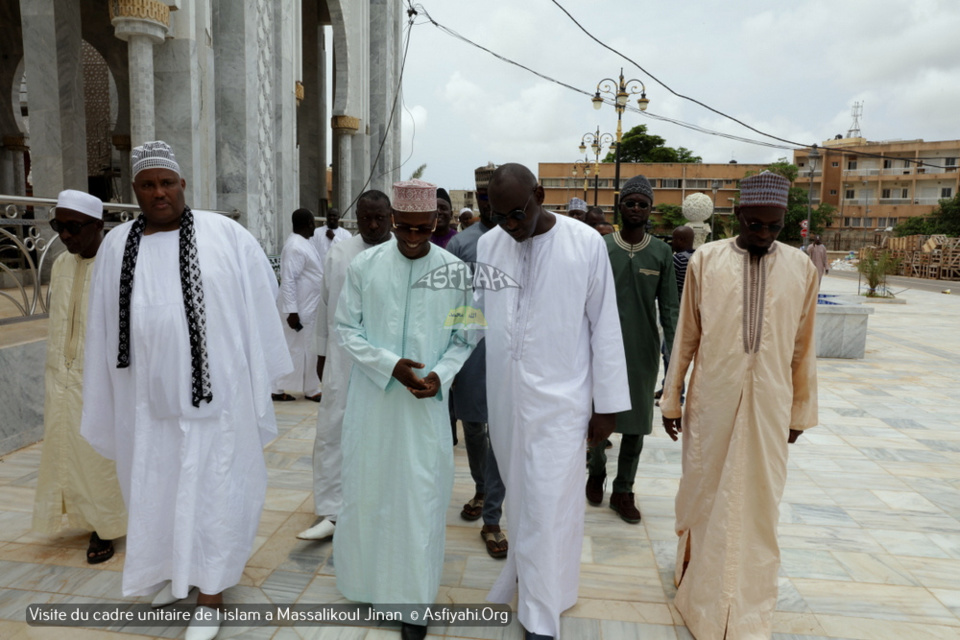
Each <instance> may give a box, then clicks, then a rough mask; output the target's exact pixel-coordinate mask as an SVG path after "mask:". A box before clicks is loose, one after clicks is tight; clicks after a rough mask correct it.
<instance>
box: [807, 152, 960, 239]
mask: <svg viewBox="0 0 960 640" xmlns="http://www.w3.org/2000/svg"><path fill="white" fill-rule="evenodd" d="M819 154H820V156H819V158H817V157H814V160H813V162H811V158H810V151H809V150H808V149H802V150H798V151H795V152H794V154H793V161H794V164H796V165H797V166H798V167H799V168H800V176H799V177H798V179H797V184H798V185H799V186H804V187H806V186H807V184H806V183H807V182H808V181H809V185H810V188H811V191H812V201H813V204H814V205H816V204H819V203H820V202H827V203H829V204H832V205H833V206H835V207H836V208H837V213H836V216H835V218H834V220H833V222H832V223H831V225H830V227H831V229H832V230H834V231H839V232H840V233H841V234H856V233H857V232H860V231H867V230H869V231H870V232H873V231H877V230H883V229H887V228H890V227H894V226H895V225H897V224H898V223H901V222H903V221H905V220H906V219H907V218H910V217H913V216H919V215H926V214H929V213H930V212H932V211H933V210H934V209H935V208H936V206H937V203H938V202H939V201H940V200H942V199H944V198H952V197H954V196H955V195H957V193H958V190H960V172H958V171H957V159H958V158H960V140H941V141H937V142H924V141H923V140H897V141H886V142H869V141H867V140H865V139H864V138H837V139H834V140H827V141H825V142H824V143H823V145H822V147H821V148H820V149H819ZM865 154H869V155H865Z"/></svg>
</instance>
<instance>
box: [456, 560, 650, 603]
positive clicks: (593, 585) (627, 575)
mask: <svg viewBox="0 0 960 640" xmlns="http://www.w3.org/2000/svg"><path fill="white" fill-rule="evenodd" d="M468 570H469V569H468ZM464 579H466V577H464ZM580 595H581V596H582V597H585V598H604V597H605V598H613V599H617V600H629V601H638V602H664V594H663V589H662V588H661V584H660V576H659V573H658V572H657V570H656V569H652V568H649V569H648V568H643V569H641V568H633V567H629V568H626V569H621V568H618V567H609V566H606V565H599V564H593V565H589V564H588V565H582V566H581V567H580Z"/></svg>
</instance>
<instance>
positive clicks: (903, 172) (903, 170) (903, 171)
mask: <svg viewBox="0 0 960 640" xmlns="http://www.w3.org/2000/svg"><path fill="white" fill-rule="evenodd" d="M882 175H885V176H909V175H913V168H912V167H891V168H889V169H883V170H882Z"/></svg>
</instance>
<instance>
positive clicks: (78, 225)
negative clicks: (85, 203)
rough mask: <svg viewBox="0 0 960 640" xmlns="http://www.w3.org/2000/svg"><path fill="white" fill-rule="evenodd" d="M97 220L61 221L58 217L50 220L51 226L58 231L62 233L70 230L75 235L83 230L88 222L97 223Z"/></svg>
mask: <svg viewBox="0 0 960 640" xmlns="http://www.w3.org/2000/svg"><path fill="white" fill-rule="evenodd" d="M97 222H98V221H97V220H87V221H86V222H74V221H72V220H71V221H70V222H60V221H59V220H57V219H56V218H54V219H53V220H51V221H50V228H51V229H53V230H54V231H55V232H56V233H62V232H64V231H66V232H68V233H69V234H70V235H72V236H75V235H77V234H79V233H80V232H81V231H83V228H84V227H85V226H87V225H88V224H96V223H97Z"/></svg>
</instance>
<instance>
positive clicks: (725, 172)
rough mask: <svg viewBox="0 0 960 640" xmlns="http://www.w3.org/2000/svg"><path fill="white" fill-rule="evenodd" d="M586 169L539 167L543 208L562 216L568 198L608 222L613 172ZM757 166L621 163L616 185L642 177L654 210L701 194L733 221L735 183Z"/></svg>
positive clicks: (544, 164)
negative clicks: (647, 182) (649, 189)
mask: <svg viewBox="0 0 960 640" xmlns="http://www.w3.org/2000/svg"><path fill="white" fill-rule="evenodd" d="M594 166H595V165H591V167H590V175H589V176H588V177H586V178H585V177H584V175H583V170H582V168H579V167H578V169H577V173H574V164H573V163H570V162H541V163H540V167H539V171H540V183H541V184H542V185H543V190H544V206H545V207H546V208H548V209H551V210H553V211H566V209H567V203H568V202H569V201H570V198H583V199H584V200H586V201H587V204H588V205H591V206H599V207H602V208H603V210H604V211H605V212H606V213H607V217H608V218H611V215H612V212H613V191H614V189H613V183H614V176H615V173H616V167H615V165H614V164H613V163H601V164H600V171H599V174H597V173H595V172H594V169H593V167H594ZM765 168H766V165H762V164H737V163H736V162H730V163H727V164H703V163H683V162H676V163H673V162H665V163H623V164H621V165H620V184H621V185H623V184H624V183H626V181H627V180H629V179H630V178H632V177H634V176H638V175H644V176H646V177H647V179H648V180H650V184H651V186H653V192H654V209H656V205H661V204H673V205H677V206H680V205H682V204H683V199H684V198H686V197H687V196H688V195H690V194H691V193H705V194H707V195H708V196H710V197H711V199H712V200H713V203H714V210H715V211H716V212H717V214H719V215H721V216H723V215H732V214H733V203H734V200H735V199H736V198H737V197H738V196H739V194H740V180H741V179H742V178H743V177H744V176H745V175H746V174H747V173H748V172H754V173H756V172H760V171H763V170H764V169H765Z"/></svg>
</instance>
